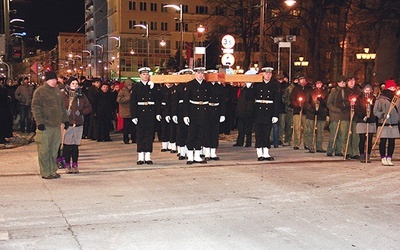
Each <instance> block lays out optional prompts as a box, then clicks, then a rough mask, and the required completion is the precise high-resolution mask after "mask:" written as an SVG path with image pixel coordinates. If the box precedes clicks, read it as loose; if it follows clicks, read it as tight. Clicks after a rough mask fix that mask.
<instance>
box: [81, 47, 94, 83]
mask: <svg viewBox="0 0 400 250" xmlns="http://www.w3.org/2000/svg"><path fill="white" fill-rule="evenodd" d="M83 53H88V56H87V57H86V64H87V67H89V77H90V76H91V75H92V69H91V66H92V65H91V63H92V62H91V60H92V52H91V51H90V50H86V49H84V50H82V54H83ZM89 65H90V66H89Z"/></svg>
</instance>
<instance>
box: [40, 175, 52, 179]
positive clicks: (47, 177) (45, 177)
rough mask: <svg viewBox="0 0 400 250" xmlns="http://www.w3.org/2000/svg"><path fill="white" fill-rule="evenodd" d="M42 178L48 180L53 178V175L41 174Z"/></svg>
mask: <svg viewBox="0 0 400 250" xmlns="http://www.w3.org/2000/svg"><path fill="white" fill-rule="evenodd" d="M42 178H43V179H46V180H49V179H53V178H54V177H53V176H52V175H49V176H42Z"/></svg>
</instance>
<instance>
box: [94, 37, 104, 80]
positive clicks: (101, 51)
mask: <svg viewBox="0 0 400 250" xmlns="http://www.w3.org/2000/svg"><path fill="white" fill-rule="evenodd" d="M93 46H94V47H99V48H100V55H101V57H100V59H98V60H97V63H98V64H100V67H101V76H102V77H103V76H104V68H103V64H102V63H103V52H104V47H103V44H94V45H93ZM96 57H97V58H98V56H97V53H96ZM97 58H96V59H97ZM96 73H97V67H96Z"/></svg>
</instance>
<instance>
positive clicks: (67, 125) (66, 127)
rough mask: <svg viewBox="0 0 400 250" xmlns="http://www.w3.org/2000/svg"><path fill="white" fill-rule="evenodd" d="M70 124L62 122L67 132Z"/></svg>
mask: <svg viewBox="0 0 400 250" xmlns="http://www.w3.org/2000/svg"><path fill="white" fill-rule="evenodd" d="M69 126H70V124H69V122H64V129H65V130H67V129H68V128H69Z"/></svg>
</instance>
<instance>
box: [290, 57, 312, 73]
mask: <svg viewBox="0 0 400 250" xmlns="http://www.w3.org/2000/svg"><path fill="white" fill-rule="evenodd" d="M293 64H294V66H295V67H301V68H303V67H307V66H308V61H304V57H303V56H299V60H298V61H295V62H293ZM301 72H303V70H301Z"/></svg>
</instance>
